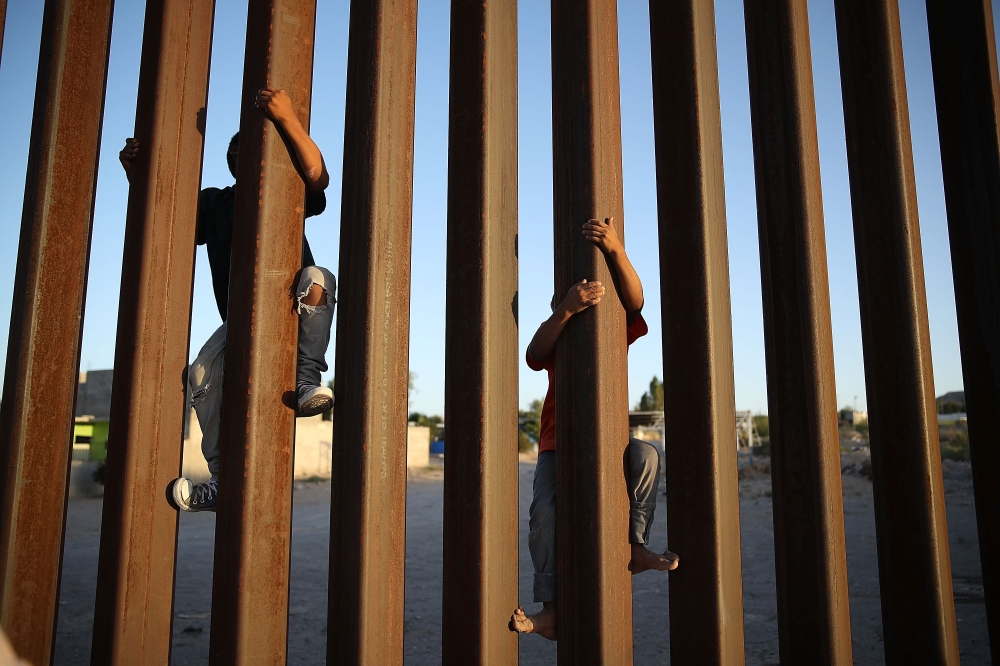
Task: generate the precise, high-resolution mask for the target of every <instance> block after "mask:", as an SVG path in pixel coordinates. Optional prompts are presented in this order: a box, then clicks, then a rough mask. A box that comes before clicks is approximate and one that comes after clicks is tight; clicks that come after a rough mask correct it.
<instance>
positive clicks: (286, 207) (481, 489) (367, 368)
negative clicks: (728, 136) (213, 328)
mask: <svg viewBox="0 0 1000 666" xmlns="http://www.w3.org/2000/svg"><path fill="white" fill-rule="evenodd" d="M112 4H113V3H112V0H46V2H45V9H44V18H43V27H42V38H41V54H40V58H39V71H38V80H37V81H38V83H37V89H36V96H35V101H34V118H33V124H32V130H31V138H30V153H29V160H28V169H27V180H26V186H25V196H24V207H23V213H22V223H21V237H20V245H19V250H18V260H17V269H16V277H15V283H14V294H13V307H12V313H11V320H10V337H9V344H8V350H7V365H6V374H5V377H4V386H3V403H2V410H0V460H2V464H3V467H2V473H0V497H2V501H3V505H2V517H0V624H2V625H3V627H4V628H5V630H6V631H7V633H8V635H9V636H10V639H11V641H12V643H13V645H14V647H15V649H16V650H17V651H18V652H19V653H20V654H21V655H22V656H23V657H25V658H27V659H29V660H30V661H31V662H32V663H34V664H36V665H46V664H49V663H51V659H52V652H53V644H54V640H55V626H56V615H57V609H58V596H59V583H60V571H61V563H62V556H63V555H62V551H63V539H64V529H65V521H66V518H65V517H66V485H67V478H68V470H69V468H70V462H71V455H72V428H73V426H72V424H73V403H74V396H75V390H76V381H77V372H78V366H79V357H80V340H81V335H82V330H81V328H82V322H83V317H82V313H83V308H84V303H85V300H86V277H87V269H88V261H89V251H90V237H91V224H92V214H93V205H94V193H95V189H96V181H97V169H96V166H97V154H98V148H99V144H100V140H101V137H100V127H101V118H102V113H103V103H104V102H103V91H104V89H105V82H106V76H107V64H108V54H109V47H110V27H111V17H112ZM551 5H552V69H553V76H552V95H553V98H552V101H553V104H552V109H553V151H554V153H553V154H554V160H553V168H554V207H555V217H554V219H555V223H554V232H555V273H556V275H555V278H556V279H555V283H556V291H557V292H559V291H560V290H563V291H565V290H566V288H568V286H569V285H571V284H573V283H575V282H576V281H577V280H578V279H580V278H581V277H585V276H586V277H588V278H596V279H598V280H602V281H605V282H607V281H608V278H609V276H608V275H607V270H606V268H605V265H604V262H603V261H599V260H598V258H599V257H598V254H597V253H598V251H597V250H596V249H595V248H593V247H592V246H590V245H588V244H587V243H586V242H585V241H584V240H583V239H582V238H581V236H580V234H579V233H578V232H577V230H578V227H579V224H581V223H582V222H584V221H586V220H587V219H589V218H594V217H610V216H614V217H615V220H616V224H618V225H619V226H618V229H619V234H621V235H623V233H624V229H623V227H622V164H621V161H622V158H621V138H620V137H621V120H620V108H619V88H618V85H619V84H618V41H617V40H618V30H617V13H616V12H617V7H616V2H615V0H551ZM451 7H452V10H451V21H452V24H451V83H450V90H451V93H450V111H449V121H450V129H449V158H448V238H447V250H448V258H447V306H446V307H447V315H446V320H447V321H446V358H445V366H446V367H445V376H446V380H445V381H446V387H445V393H446V397H445V404H446V410H447V418H448V435H449V442H448V444H449V457H448V474H447V475H446V476H445V488H444V492H445V523H444V587H443V599H444V604H443V655H444V662H445V663H447V664H474V663H478V664H514V663H516V662H517V637H516V635H515V634H513V633H511V632H510V631H508V628H507V624H506V620H507V617H508V615H509V612H510V610H511V609H512V608H514V607H515V606H516V604H517V571H518V569H517V529H516V526H517V498H516V493H515V494H513V495H512V494H511V493H510V492H509V489H510V488H516V487H517V457H516V456H517V390H516V387H517V365H518V353H517V335H516V332H517V291H516V289H517V287H516V285H517V140H516V137H517V66H518V65H517V6H516V0H485V2H484V1H482V0H452V2H451ZM835 7H836V23H837V34H838V41H839V53H840V65H841V79H842V86H843V97H844V114H845V127H846V139H847V154H848V166H849V177H850V187H851V203H852V208H853V214H854V230H855V245H856V255H857V262H858V288H859V292H860V303H861V323H862V337H863V345H864V358H865V377H866V382H867V387H868V396H869V413H870V433H871V451H872V472H873V474H872V480H873V484H874V499H875V517H876V534H877V539H878V560H879V586H880V590H881V602H882V604H881V607H882V623H883V632H884V644H885V656H886V662H887V663H889V664H911V663H941V664H958V663H959V654H958V642H957V631H956V617H955V607H954V600H953V592H952V583H951V570H950V562H949V550H948V539H947V526H946V523H945V513H944V494H943V482H942V474H941V463H940V455H939V451H938V447H939V443H938V434H937V422H936V408H935V403H934V395H933V377H932V371H931V354H930V339H929V332H928V321H927V308H926V302H925V294H924V279H923V268H922V256H921V249H920V235H919V228H918V218H917V205H916V193H915V184H914V175H913V164H912V156H911V148H910V130H909V119H908V110H907V99H906V86H905V81H904V73H903V60H902V46H901V37H900V26H899V16H898V7H897V4H896V0H835ZM806 8H807V3H806V0H745V20H746V32H747V51H748V66H749V83H750V100H751V121H752V122H751V125H752V132H753V148H754V156H755V175H756V183H757V205H758V215H757V217H758V224H759V238H760V256H761V278H762V283H763V307H764V313H763V314H764V324H765V348H766V357H767V376H768V402H769V416H770V428H771V435H770V436H771V451H772V476H773V493H774V494H773V505H774V547H775V556H776V571H777V577H776V580H777V597H778V628H779V650H780V658H781V662H782V663H786V664H831V665H832V664H837V665H841V664H850V663H852V654H851V628H850V618H849V613H848V587H847V567H846V555H845V542H844V519H843V506H842V501H841V481H840V466H839V458H838V437H837V425H836V420H835V418H836V417H835V414H836V402H835V391H834V375H833V346H832V338H831V320H830V298H829V288H828V283H827V267H826V250H825V241H824V226H823V213H822V193H821V191H820V177H819V161H818V147H817V137H816V114H815V108H814V99H813V82H812V68H811V61H810V48H809V35H808V21H807V15H806ZM5 9H6V2H5V0H0V14H3V13H4V10H5ZM213 12H214V2H213V1H212V0H147V2H146V19H145V30H144V35H143V46H142V56H141V66H140V77H139V90H138V102H137V111H136V126H135V136H136V137H137V138H138V139H139V140H140V141H141V142H142V144H143V146H144V148H143V151H142V154H141V155H140V157H139V158H137V160H136V164H135V166H134V173H133V175H132V179H131V185H130V192H129V199H128V211H127V218H126V235H125V247H126V251H125V254H124V256H125V259H124V265H123V271H122V291H121V299H120V310H119V316H118V343H117V348H116V356H115V375H114V385H113V400H112V405H113V413H112V418H111V434H110V439H111V441H113V445H112V446H109V458H108V467H107V476H106V479H107V483H106V499H105V502H104V507H105V509H104V514H103V523H102V530H101V549H100V560H99V574H98V583H97V601H96V606H95V619H94V637H93V648H92V658H91V659H92V663H93V664H101V665H104V664H121V665H126V664H127V665H134V664H163V663H166V662H167V660H168V658H169V652H170V639H171V625H172V615H173V609H172V604H173V585H174V570H175V561H174V560H175V553H176V541H177V515H176V512H175V511H174V510H173V509H171V508H170V507H169V506H168V504H167V502H166V501H164V489H165V487H166V485H167V483H168V482H169V481H170V480H171V479H173V478H174V477H176V476H177V475H178V473H179V471H180V462H181V460H180V459H181V431H182V427H183V424H182V422H183V404H184V382H183V373H184V369H185V366H186V362H187V357H188V344H189V340H188V337H189V329H190V309H191V290H192V275H193V263H194V233H195V225H196V216H197V201H198V191H199V186H200V179H201V164H202V148H203V136H202V131H203V130H202V128H201V127H200V126H199V116H201V115H202V114H203V112H204V111H203V110H204V108H205V106H206V102H207V86H208V72H209V67H210V61H211V40H212V33H211V31H212V23H213ZM315 12H316V0H249V19H248V29H247V46H246V56H245V71H244V80H243V89H244V95H243V99H244V100H245V101H244V106H243V111H242V114H241V122H240V136H241V139H240V148H241V149H240V151H239V158H238V164H237V171H238V174H239V178H238V183H239V185H238V187H237V191H236V196H237V204H236V219H237V220H238V223H237V225H236V228H235V233H234V240H233V260H232V266H233V268H232V270H233V273H232V275H233V279H232V280H231V285H232V291H231V294H230V301H229V302H230V304H231V305H230V317H229V327H228V338H227V348H228V349H227V356H228V358H229V365H228V367H229V368H231V369H232V370H231V371H228V372H227V373H226V379H225V381H226V385H225V399H224V404H223V411H222V418H223V421H224V423H225V426H224V428H223V433H224V436H223V441H222V456H223V460H225V461H226V463H225V464H224V465H223V466H222V469H223V475H224V476H223V478H222V479H221V485H222V486H223V487H224V488H225V489H226V492H225V494H224V495H222V497H221V498H220V500H219V511H218V520H217V537H218V538H217V548H216V554H215V570H214V589H213V607H212V628H211V629H212V630H211V648H210V654H211V660H212V663H215V664H258V663H259V664H278V663H284V661H285V654H286V643H287V617H288V571H289V559H290V558H289V554H290V546H291V538H290V537H291V494H292V451H293V437H294V428H295V423H294V411H293V409H292V408H291V407H289V405H288V398H287V395H286V394H288V393H289V392H290V391H292V390H293V389H294V385H295V358H296V355H295V346H296V323H295V318H294V315H293V314H292V312H291V311H290V309H288V308H283V307H277V306H276V305H275V304H277V303H283V302H284V301H285V300H286V299H287V294H288V292H289V289H290V287H291V285H292V284H293V282H292V281H293V278H294V275H295V273H296V272H297V270H298V268H299V252H300V247H301V243H300V238H299V237H298V236H299V235H300V232H301V229H302V222H303V220H302V206H301V204H300V202H301V201H302V199H303V197H304V190H303V187H302V183H301V180H300V179H299V178H298V176H297V175H296V173H295V171H294V169H293V168H292V166H291V163H290V161H289V158H288V157H287V153H286V152H285V149H284V147H283V145H282V142H281V139H280V137H279V136H278V135H277V132H276V131H275V129H274V128H273V126H271V125H270V124H269V123H265V122H264V119H263V116H262V115H261V114H259V113H255V112H253V111H254V109H253V107H252V104H251V103H250V102H249V101H248V100H250V99H251V98H252V94H251V93H252V92H253V91H255V90H257V89H259V88H260V87H262V86H263V85H268V84H275V85H280V86H281V87H284V88H286V89H288V90H290V91H293V95H292V96H293V97H294V98H295V99H296V100H297V101H299V100H302V101H303V102H306V101H307V100H309V98H310V94H311V89H312V69H313V67H312V65H313V63H312V59H313V45H314V41H315V37H316V35H315ZM927 14H928V22H929V26H930V46H931V58H932V68H933V77H934V89H935V95H936V102H937V113H938V125H939V132H940V145H941V159H942V166H943V174H944V184H945V195H946V206H947V215H948V226H949V234H950V242H951V251H952V265H953V270H954V278H955V296H956V304H957V310H958V325H959V338H960V344H961V352H962V364H963V372H964V377H965V391H966V403H967V412H968V421H969V440H970V445H971V454H972V468H973V478H974V485H975V499H976V511H977V518H978V528H979V541H980V550H981V561H982V567H983V584H984V589H985V598H986V608H987V618H988V627H989V635H990V640H991V645H992V650H993V655H994V657H993V658H994V660H995V661H997V660H1000V441H998V435H997V433H1000V80H998V72H997V56H996V46H995V43H996V42H995V37H994V32H993V16H992V7H991V3H990V1H989V0H927ZM416 15H417V0H352V2H351V18H350V28H349V45H348V49H349V50H348V76H347V103H346V124H345V143H344V156H343V159H344V169H343V174H344V176H343V183H342V187H343V195H342V197H343V203H342V211H341V215H342V220H343V221H342V232H341V245H340V253H341V254H340V276H339V277H340V280H341V287H342V290H341V294H342V295H341V300H340V313H339V318H338V328H337V347H336V354H335V358H336V361H335V364H336V368H335V369H336V372H335V376H336V386H335V392H336V395H337V401H336V406H335V408H334V410H335V411H334V443H333V466H332V469H333V491H332V500H331V528H330V529H331V539H330V572H331V573H330V581H329V583H330V584H329V590H330V592H329V616H328V633H327V641H328V648H327V650H328V654H327V660H328V663H331V664H361V663H364V664H400V663H402V660H403V571H404V566H403V565H404V557H403V556H404V549H403V548H402V544H403V543H404V540H405V516H406V506H405V504H406V472H405V465H406V462H405V458H406V453H405V452H406V420H407V416H406V407H407V397H406V396H407V393H406V386H407V367H408V363H407V361H408V342H407V341H408V338H409V321H408V313H409V294H410V264H409V261H410V260H409V257H410V238H411V227H410V219H411V217H410V209H411V200H412V182H413V181H412V176H413V127H414V90H415V71H416ZM0 30H2V27H0ZM650 30H651V49H652V52H651V58H652V76H653V81H652V84H653V100H654V127H655V148H656V170H657V196H658V204H659V243H660V248H661V254H660V256H661V257H665V256H668V255H669V256H670V257H671V258H672V260H671V261H661V266H660V291H661V298H662V312H663V361H664V373H663V375H664V377H665V380H664V398H665V404H667V405H670V406H671V410H668V411H667V412H666V414H665V433H666V434H665V439H666V441H665V444H666V447H665V448H666V456H667V475H668V476H667V478H668V483H667V488H668V520H667V522H668V534H669V539H670V544H671V548H672V549H674V550H676V551H678V552H682V553H684V556H685V565H684V566H683V567H681V568H680V569H679V570H678V571H677V572H675V573H673V574H672V575H671V580H670V595H669V603H670V607H671V611H672V612H671V613H670V617H671V622H670V627H669V631H670V652H671V658H672V660H673V663H675V664H692V663H697V664H737V663H742V662H743V661H744V637H743V605H742V582H741V562H740V531H739V503H738V488H737V473H736V451H735V447H733V445H732V443H733V434H734V433H733V424H734V423H735V418H736V416H735V405H734V380H733V353H732V322H731V315H730V302H729V268H728V249H727V240H726V220H725V187H724V182H723V168H722V135H721V119H720V106H719V85H718V68H717V60H716V59H717V56H716V44H715V17H714V7H713V3H712V1H711V0H650ZM0 38H2V32H0ZM94 91H102V94H99V95H95V94H93V92H94ZM300 108H301V109H303V113H308V109H309V104H308V103H303V104H302V105H301V107H300ZM302 120H303V124H304V125H305V126H308V118H302ZM289 229H291V230H292V233H289ZM607 299H608V300H609V301H610V302H612V303H617V302H618V301H617V295H616V294H615V292H614V290H609V292H608V295H607ZM623 316H624V314H623V311H622V309H621V308H614V307H602V308H599V309H590V310H587V311H586V312H584V313H582V314H581V315H579V316H578V317H575V318H574V320H573V321H572V322H571V323H570V324H569V326H568V327H567V329H566V332H565V334H564V339H563V340H562V341H561V343H560V345H559V348H558V350H557V365H556V377H557V382H558V384H559V386H560V394H559V403H558V405H557V410H558V414H559V415H560V416H559V418H558V419H557V423H558V429H559V430H558V435H557V436H558V439H559V441H560V442H561V444H560V450H561V451H562V455H561V456H560V458H559V466H560V467H559V470H558V483H559V494H560V496H561V498H562V499H561V500H560V507H561V508H560V512H559V514H558V525H559V528H558V539H559V541H558V557H559V569H560V571H561V572H563V573H562V575H561V580H562V581H563V582H562V585H561V586H560V588H559V608H560V611H559V612H560V625H559V650H558V653H559V663H560V664H566V665H569V664H630V663H632V614H631V594H630V589H631V586H630V581H629V573H628V570H627V566H626V565H627V561H628V555H627V553H626V550H625V547H624V542H622V541H621V540H620V539H617V538H613V536H612V535H615V534H618V530H616V529H615V528H613V527H612V526H614V525H618V524H620V523H621V522H623V521H624V516H625V515H627V512H628V504H627V501H626V493H625V492H624V487H623V479H622V474H621V446H622V442H625V441H627V427H628V424H627V421H626V420H625V415H626V414H627V395H626V393H625V387H626V381H625V375H626V362H625V351H626V350H625V344H624V339H623V338H622V336H621V335H620V330H621V327H622V318H623ZM262 341H266V344H262ZM570 361H572V362H570ZM595 378H596V379H595ZM674 407H676V412H677V414H680V415H683V418H680V417H678V416H676V415H675V416H674V417H673V418H672V413H671V412H672V411H673V408H674ZM140 415H142V417H141V418H140ZM260 441H267V442H268V446H267V447H263V446H255V442H260ZM672 441H676V442H684V443H690V442H698V443H699V444H698V445H697V446H686V445H685V446H681V445H677V446H672V445H671V442H672ZM262 599H266V600H267V601H266V602H265V603H262V602H261V600H262Z"/></svg>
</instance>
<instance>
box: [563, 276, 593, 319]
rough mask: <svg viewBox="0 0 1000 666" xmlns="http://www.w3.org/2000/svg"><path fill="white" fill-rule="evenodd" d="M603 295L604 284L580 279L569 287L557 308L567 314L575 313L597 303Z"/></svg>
mask: <svg viewBox="0 0 1000 666" xmlns="http://www.w3.org/2000/svg"><path fill="white" fill-rule="evenodd" d="M603 297H604V285H602V284H601V283H600V282H596V281H595V282H587V280H580V281H579V282H577V283H576V284H574V285H573V286H572V287H570V288H569V291H568V292H566V297H565V298H564V299H563V300H562V303H560V304H559V308H560V309H562V310H563V311H565V312H566V314H568V315H575V314H576V313H578V312H583V311H584V310H586V309H587V308H589V307H591V306H593V305H597V304H598V303H600V302H601V298H603Z"/></svg>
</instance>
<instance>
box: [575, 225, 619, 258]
mask: <svg viewBox="0 0 1000 666" xmlns="http://www.w3.org/2000/svg"><path fill="white" fill-rule="evenodd" d="M583 237H584V238H586V239H587V240H588V241H589V242H591V243H593V244H594V245H596V246H597V247H598V248H599V249H600V250H601V252H603V253H604V254H614V253H616V252H618V251H619V250H621V249H622V243H621V241H620V240H619V239H618V232H617V231H615V218H613V217H606V218H604V221H603V222H601V221H600V220H589V221H588V222H587V223H586V224H584V225H583Z"/></svg>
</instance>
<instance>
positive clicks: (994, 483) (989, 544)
mask: <svg viewBox="0 0 1000 666" xmlns="http://www.w3.org/2000/svg"><path fill="white" fill-rule="evenodd" d="M927 23H928V27H929V31H928V32H929V36H930V46H931V66H932V69H933V72H934V96H935V99H936V102H937V118H938V133H939V137H940V141H941V166H942V173H943V175H944V194H945V205H946V209H947V212H948V235H949V238H950V242H951V267H952V272H953V275H954V279H955V305H956V310H957V311H958V339H959V343H960V344H961V348H962V376H963V377H964V381H965V405H966V412H967V413H968V416H969V446H970V449H971V453H972V479H973V483H974V485H975V495H976V518H977V522H978V524H979V554H980V561H981V562H982V567H983V589H984V592H985V596H986V619H987V625H988V627H989V634H990V649H991V650H992V654H993V661H994V662H1000V447H998V446H997V433H1000V137H998V135H997V127H998V123H1000V80H998V76H997V53H996V39H995V35H994V33H993V7H992V5H991V3H990V2H988V1H987V0H980V1H978V2H975V1H973V2H946V1H943V0H927Z"/></svg>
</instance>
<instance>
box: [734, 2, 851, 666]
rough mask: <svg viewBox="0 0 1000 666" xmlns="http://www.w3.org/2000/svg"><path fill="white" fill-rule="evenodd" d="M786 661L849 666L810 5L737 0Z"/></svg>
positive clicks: (781, 639) (780, 634) (780, 620)
mask: <svg viewBox="0 0 1000 666" xmlns="http://www.w3.org/2000/svg"><path fill="white" fill-rule="evenodd" d="M745 11H746V14H745V18H746V30H747V59H748V63H749V70H750V118H751V126H752V128H753V143H754V166H755V173H756V179H757V219H758V225H759V227H760V254H761V282H762V283H763V300H764V342H765V352H766V356H767V380H768V381H767V391H768V408H769V415H770V418H771V480H772V484H773V493H774V495H773V502H774V548H775V567H776V570H777V588H778V640H779V653H780V656H781V661H782V663H789V664H849V663H851V629H850V614H849V609H848V598H847V560H846V554H845V551H844V509H843V500H842V495H841V492H842V491H841V483H840V445H839V441H838V434H837V405H836V391H835V388H836V387H835V383H834V369H833V341H832V334H831V329H830V327H831V324H830V293H829V286H828V284H827V268H826V246H825V239H824V235H823V203H822V193H821V190H820V175H819V148H818V144H817V139H816V110H815V102H814V99H813V81H812V63H811V57H810V53H809V26H808V20H807V17H806V0H745Z"/></svg>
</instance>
